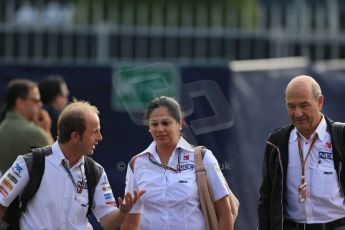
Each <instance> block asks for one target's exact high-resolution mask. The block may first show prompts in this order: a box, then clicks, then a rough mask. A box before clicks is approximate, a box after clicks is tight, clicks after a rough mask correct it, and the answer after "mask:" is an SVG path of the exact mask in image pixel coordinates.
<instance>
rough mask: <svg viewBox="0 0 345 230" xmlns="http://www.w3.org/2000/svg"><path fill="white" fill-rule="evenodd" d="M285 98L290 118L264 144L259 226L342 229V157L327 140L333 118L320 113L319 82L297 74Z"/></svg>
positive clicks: (263, 229)
mask: <svg viewBox="0 0 345 230" xmlns="http://www.w3.org/2000/svg"><path fill="white" fill-rule="evenodd" d="M285 102H286V108H287V113H288V116H289V119H290V120H291V124H290V125H288V126H285V127H283V128H279V129H276V130H275V131H273V133H271V134H270V136H269V138H268V141H267V144H266V150H265V159H264V167H263V179H262V184H261V188H260V198H259V210H258V211H259V229H261V230H267V229H270V230H275V229H284V230H295V229H324V230H342V229H345V205H344V204H345V200H344V193H343V191H345V177H344V174H345V172H344V170H343V168H342V167H341V165H342V164H344V163H345V162H341V161H340V158H339V156H338V155H337V154H336V151H335V146H334V145H333V141H332V136H331V133H330V127H331V125H332V123H333V122H332V121H331V120H330V119H329V118H328V117H326V116H325V115H324V114H322V113H321V109H322V106H323V102H324V97H323V95H322V92H321V88H320V86H319V84H318V83H317V82H316V81H315V80H314V79H313V78H312V77H310V76H304V75H302V76H297V77H295V78H293V79H292V80H291V81H290V82H289V84H288V85H287V87H286V91H285ZM338 141H340V140H338ZM342 159H344V158H342Z"/></svg>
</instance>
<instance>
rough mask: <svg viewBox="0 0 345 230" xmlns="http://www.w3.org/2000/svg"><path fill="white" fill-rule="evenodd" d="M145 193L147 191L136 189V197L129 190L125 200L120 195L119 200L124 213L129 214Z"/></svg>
mask: <svg viewBox="0 0 345 230" xmlns="http://www.w3.org/2000/svg"><path fill="white" fill-rule="evenodd" d="M144 193H145V191H143V190H141V191H134V197H133V195H132V193H130V192H127V193H126V194H125V196H124V200H122V199H121V197H119V198H118V199H117V201H118V202H119V209H120V211H121V212H122V213H125V214H127V213H128V212H129V211H130V210H131V209H132V207H133V206H134V205H135V203H136V202H137V201H138V200H139V199H140V197H141V196H142V195H143V194H144Z"/></svg>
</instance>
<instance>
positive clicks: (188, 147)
mask: <svg viewBox="0 0 345 230" xmlns="http://www.w3.org/2000/svg"><path fill="white" fill-rule="evenodd" d="M156 146H157V144H156V142H155V141H153V142H152V143H151V144H150V145H149V147H148V148H147V149H146V150H145V151H144V152H145V153H148V154H151V155H152V156H153V157H154V158H155V159H157V160H158V159H159V156H158V153H157V151H156ZM178 148H181V149H182V150H186V151H189V152H194V149H193V147H192V146H191V145H190V144H189V143H188V142H187V141H186V140H185V139H184V138H183V137H180V139H179V140H178V142H177V145H176V148H175V150H174V152H173V155H172V157H173V156H174V154H175V153H176V149H178Z"/></svg>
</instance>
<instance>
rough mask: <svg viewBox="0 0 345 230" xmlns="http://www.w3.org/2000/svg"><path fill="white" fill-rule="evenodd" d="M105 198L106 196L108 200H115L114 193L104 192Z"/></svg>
mask: <svg viewBox="0 0 345 230" xmlns="http://www.w3.org/2000/svg"><path fill="white" fill-rule="evenodd" d="M104 198H105V199H106V200H113V199H114V196H113V194H112V193H105V194H104Z"/></svg>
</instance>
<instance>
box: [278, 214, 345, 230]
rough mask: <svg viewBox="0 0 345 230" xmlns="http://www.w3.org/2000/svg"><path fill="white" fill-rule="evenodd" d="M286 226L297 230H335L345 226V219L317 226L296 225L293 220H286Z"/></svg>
mask: <svg viewBox="0 0 345 230" xmlns="http://www.w3.org/2000/svg"><path fill="white" fill-rule="evenodd" d="M284 225H285V226H290V227H294V228H296V229H305V230H333V229H334V228H336V227H340V226H345V217H343V218H341V219H337V220H333V221H331V222H328V223H315V224H303V223H296V222H293V221H291V220H284Z"/></svg>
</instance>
